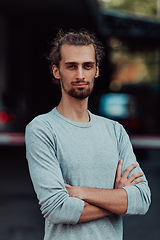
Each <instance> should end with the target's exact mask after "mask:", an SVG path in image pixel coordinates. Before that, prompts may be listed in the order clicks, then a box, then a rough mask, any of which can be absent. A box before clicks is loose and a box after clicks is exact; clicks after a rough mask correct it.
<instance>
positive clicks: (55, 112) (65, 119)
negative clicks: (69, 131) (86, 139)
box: [52, 107, 93, 128]
mask: <svg viewBox="0 0 160 240" xmlns="http://www.w3.org/2000/svg"><path fill="white" fill-rule="evenodd" d="M52 111H53V113H54V114H56V115H57V116H58V117H59V118H61V119H62V120H64V121H65V122H68V123H69V124H72V125H74V126H77V127H80V128H87V127H91V126H92V121H93V120H92V114H91V112H90V111H89V110H88V113H89V118H90V121H89V122H88V123H78V122H75V121H72V120H70V119H68V118H66V117H64V116H63V115H62V114H60V113H59V112H58V110H57V107H55V108H53V110H52Z"/></svg>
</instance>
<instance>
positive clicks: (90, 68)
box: [53, 44, 99, 99]
mask: <svg viewBox="0 0 160 240" xmlns="http://www.w3.org/2000/svg"><path fill="white" fill-rule="evenodd" d="M61 56H62V59H61V61H60V66H59V69H58V68H57V67H56V66H55V65H54V66H53V74H54V76H55V77H56V78H58V79H60V83H61V89H62V96H63V95H66V94H67V95H69V96H71V97H74V98H78V99H84V98H87V97H88V96H89V95H90V94H91V92H92V90H93V86H94V80H95V78H97V77H98V73H99V69H98V66H96V60H95V50H94V48H93V46H92V45H91V44H90V45H88V46H74V45H68V44H64V45H63V46H62V48H61Z"/></svg>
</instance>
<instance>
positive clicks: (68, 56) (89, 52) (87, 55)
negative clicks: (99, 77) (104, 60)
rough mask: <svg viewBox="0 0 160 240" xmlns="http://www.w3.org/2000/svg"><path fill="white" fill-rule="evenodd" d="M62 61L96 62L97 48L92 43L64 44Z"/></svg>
mask: <svg viewBox="0 0 160 240" xmlns="http://www.w3.org/2000/svg"><path fill="white" fill-rule="evenodd" d="M61 57H62V59H61V61H64V62H90V61H94V62H95V50H94V47H93V45H92V44H89V45H87V46H74V45H68V44H64V45H62V48H61Z"/></svg>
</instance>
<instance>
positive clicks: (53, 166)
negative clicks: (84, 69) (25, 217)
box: [26, 108, 150, 240]
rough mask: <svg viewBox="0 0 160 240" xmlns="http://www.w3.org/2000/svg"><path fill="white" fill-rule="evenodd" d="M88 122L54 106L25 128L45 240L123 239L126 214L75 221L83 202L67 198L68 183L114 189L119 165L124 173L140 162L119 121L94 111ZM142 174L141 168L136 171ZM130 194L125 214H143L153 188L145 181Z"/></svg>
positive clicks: (146, 208)
mask: <svg viewBox="0 0 160 240" xmlns="http://www.w3.org/2000/svg"><path fill="white" fill-rule="evenodd" d="M89 114H90V122H88V123H77V122H73V121H70V120H69V119H67V118H65V117H64V116H62V115H61V114H60V113H59V112H58V111H57V109H56V108H54V109H53V110H52V111H50V112H49V113H47V114H43V115H40V116H38V117H36V118H35V119H33V120H32V121H31V122H30V123H29V124H28V126H27V127H26V152H27V153H26V154H27V155H26V156H27V160H28V164H29V171H30V175H31V179H32V182H33V186H34V189H35V192H36V194H37V198H38V199H39V204H40V206H41V212H42V214H43V216H44V217H45V236H44V240H66V239H67V240H75V239H76V240H90V239H92V240H97V239H98V240H107V239H108V240H112V239H113V240H120V239H122V235H123V226H122V216H118V215H116V214H111V215H110V216H108V217H104V218H101V219H98V220H94V221H90V222H86V223H77V222H78V220H79V217H80V215H81V213H82V211H83V208H84V202H83V201H82V200H80V199H78V198H73V197H69V195H68V192H67V191H66V189H65V186H64V184H65V183H68V184H70V185H72V186H87V187H93V188H104V189H113V188H114V181H115V175H116V169H117V164H118V162H119V160H120V159H121V158H122V159H123V160H124V163H123V169H122V172H124V170H125V169H126V168H127V167H128V166H129V165H131V164H132V163H135V162H136V158H135V155H134V153H133V150H132V146H131V143H130V140H129V137H128V135H127V134H126V131H125V130H124V128H123V127H122V126H121V125H120V124H119V123H117V122H115V121H112V120H109V119H106V118H103V117H100V116H96V115H94V114H92V113H90V112H89ZM139 171H142V170H141V169H140V167H139V165H138V166H137V167H136V168H135V169H134V170H133V171H132V173H134V172H139ZM124 189H125V190H126V192H127V196H128V209H127V212H126V214H125V215H135V214H142V215H143V214H145V213H146V212H147V210H148V208H149V205H150V190H149V187H148V183H147V180H146V178H145V177H144V181H143V182H141V183H139V184H137V185H134V186H128V187H124Z"/></svg>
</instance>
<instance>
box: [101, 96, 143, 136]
mask: <svg viewBox="0 0 160 240" xmlns="http://www.w3.org/2000/svg"><path fill="white" fill-rule="evenodd" d="M99 114H100V115H102V116H104V117H107V118H110V119H113V120H116V121H118V122H120V123H121V124H122V125H123V126H124V127H125V129H126V130H127V132H128V133H137V132H138V133H139V132H140V131H141V128H142V123H141V119H140V117H139V112H138V106H137V101H136V98H135V97H134V96H132V95H130V94H125V93H106V94H103V95H102V96H101V98H100V102H99Z"/></svg>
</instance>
